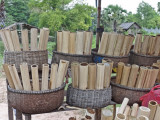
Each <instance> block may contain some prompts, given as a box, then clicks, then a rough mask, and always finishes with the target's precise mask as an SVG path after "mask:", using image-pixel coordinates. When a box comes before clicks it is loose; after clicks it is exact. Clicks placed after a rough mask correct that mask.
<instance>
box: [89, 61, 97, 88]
mask: <svg viewBox="0 0 160 120" xmlns="http://www.w3.org/2000/svg"><path fill="white" fill-rule="evenodd" d="M96 78H97V66H96V64H95V63H90V64H89V65H88V87H87V88H88V89H95V84H96Z"/></svg>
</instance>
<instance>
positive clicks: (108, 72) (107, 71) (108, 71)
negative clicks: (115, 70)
mask: <svg viewBox="0 0 160 120" xmlns="http://www.w3.org/2000/svg"><path fill="white" fill-rule="evenodd" d="M104 65H105V71H104V83H103V86H104V88H108V87H109V86H110V81H111V66H110V64H109V63H104Z"/></svg>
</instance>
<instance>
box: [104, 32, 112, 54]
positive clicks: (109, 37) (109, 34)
mask: <svg viewBox="0 0 160 120" xmlns="http://www.w3.org/2000/svg"><path fill="white" fill-rule="evenodd" d="M110 39H111V33H108V40H107V45H106V50H105V51H106V52H105V54H106V55H107V53H108V49H109V41H110Z"/></svg>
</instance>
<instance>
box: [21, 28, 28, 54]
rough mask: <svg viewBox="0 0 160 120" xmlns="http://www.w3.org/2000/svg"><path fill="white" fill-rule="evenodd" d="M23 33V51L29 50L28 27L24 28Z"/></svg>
mask: <svg viewBox="0 0 160 120" xmlns="http://www.w3.org/2000/svg"><path fill="white" fill-rule="evenodd" d="M21 35H22V46H23V51H29V39H28V30H27V29H24V30H22V31H21Z"/></svg>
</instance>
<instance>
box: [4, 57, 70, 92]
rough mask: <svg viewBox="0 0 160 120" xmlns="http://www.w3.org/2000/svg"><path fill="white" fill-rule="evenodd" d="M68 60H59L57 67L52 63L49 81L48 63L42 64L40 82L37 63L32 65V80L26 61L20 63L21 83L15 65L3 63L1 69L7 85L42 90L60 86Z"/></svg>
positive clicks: (21, 88)
mask: <svg viewBox="0 0 160 120" xmlns="http://www.w3.org/2000/svg"><path fill="white" fill-rule="evenodd" d="M68 64H69V62H68V61H65V60H60V63H59V67H58V64H52V66H51V73H50V81H49V79H48V78H49V65H48V64H43V65H42V66H43V67H42V68H43V69H42V80H41V82H40V79H39V74H38V65H32V66H31V70H32V82H31V79H30V76H29V71H28V65H27V63H22V64H21V65H20V70H21V77H22V84H21V80H20V76H19V75H18V72H17V69H16V67H15V65H14V64H13V65H8V64H4V65H3V69H4V72H5V74H6V78H7V80H8V83H9V86H10V87H11V88H13V89H16V90H26V91H32V90H33V91H40V90H41V91H43V90H48V89H55V88H58V87H60V86H61V85H62V84H63V83H64V78H65V75H66V72H67V69H68Z"/></svg>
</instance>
